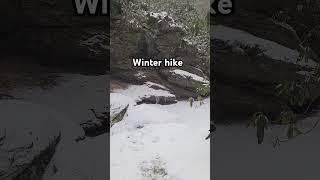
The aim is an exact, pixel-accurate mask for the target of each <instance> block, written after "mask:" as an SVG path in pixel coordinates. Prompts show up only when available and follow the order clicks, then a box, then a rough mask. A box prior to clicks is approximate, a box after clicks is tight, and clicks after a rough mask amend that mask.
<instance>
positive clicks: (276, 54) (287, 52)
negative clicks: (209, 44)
mask: <svg viewBox="0 0 320 180" xmlns="http://www.w3.org/2000/svg"><path fill="white" fill-rule="evenodd" d="M211 39H219V40H223V41H226V42H228V44H229V45H231V46H232V45H234V44H235V43H239V42H240V43H242V44H243V45H247V46H250V47H255V46H258V48H259V49H261V50H262V51H263V54H264V55H266V56H268V57H270V58H272V59H275V60H280V61H284V62H287V63H292V64H296V65H300V66H304V67H310V68H315V67H316V65H317V63H316V62H315V61H313V60H311V59H309V60H308V62H305V61H297V60H298V58H299V54H300V53H299V52H298V51H297V50H293V49H290V48H287V47H285V46H282V45H280V44H278V43H276V42H273V41H269V40H266V39H262V38H259V37H257V36H254V35H252V34H250V33H248V32H246V31H243V30H239V29H233V28H230V27H227V26H223V25H212V26H211Z"/></svg>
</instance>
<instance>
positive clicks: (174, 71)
mask: <svg viewBox="0 0 320 180" xmlns="http://www.w3.org/2000/svg"><path fill="white" fill-rule="evenodd" d="M170 72H172V73H175V74H179V75H181V76H183V77H185V78H187V77H191V78H192V79H193V80H195V81H200V82H203V83H206V84H209V81H208V80H206V79H204V78H203V77H200V76H198V75H195V74H192V73H189V72H187V71H184V70H181V69H175V70H172V71H170Z"/></svg>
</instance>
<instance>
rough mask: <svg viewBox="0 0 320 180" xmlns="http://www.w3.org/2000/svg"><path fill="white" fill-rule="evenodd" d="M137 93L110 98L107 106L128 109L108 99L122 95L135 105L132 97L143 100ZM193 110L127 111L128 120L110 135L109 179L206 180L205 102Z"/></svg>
mask: <svg viewBox="0 0 320 180" xmlns="http://www.w3.org/2000/svg"><path fill="white" fill-rule="evenodd" d="M135 88H137V87H136V86H133V87H132V86H131V88H129V89H125V90H122V91H120V92H121V93H122V94H120V95H119V94H118V93H119V91H118V92H115V93H113V94H112V95H111V104H113V103H117V104H127V100H125V99H122V98H113V97H112V96H114V97H121V96H122V95H123V94H126V95H128V96H129V97H130V95H131V96H132V97H133V99H135V98H136V97H137V95H136V94H135V93H138V94H139V96H140V95H142V94H143V93H142V92H141V91H134V92H133V91H132V90H133V89H135ZM140 88H142V89H145V88H146V87H145V86H144V85H142V86H141V87H140ZM144 93H148V91H144ZM153 93H155V91H154V92H153ZM158 93H160V94H161V93H162V92H161V91H160V92H158ZM158 95H159V94H158ZM114 101H117V102H114ZM195 104H196V105H195V106H194V107H190V105H189V102H186V101H181V102H178V103H177V104H172V105H158V104H141V105H136V106H129V109H128V111H127V116H125V117H124V119H123V120H122V121H120V122H119V123H117V124H115V125H114V126H113V127H112V128H111V132H110V146H111V147H110V153H111V160H110V167H111V179H112V180H150V179H157V180H194V179H201V180H209V178H210V141H208V140H205V137H206V136H207V135H208V129H209V126H210V122H209V121H210V118H209V114H210V113H209V109H210V107H209V100H208V99H207V100H205V104H204V105H202V106H199V104H198V102H196V103H195ZM124 172H125V173H124Z"/></svg>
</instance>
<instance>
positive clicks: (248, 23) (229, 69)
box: [211, 11, 319, 121]
mask: <svg viewBox="0 0 320 180" xmlns="http://www.w3.org/2000/svg"><path fill="white" fill-rule="evenodd" d="M266 31H268V33H265V32H266ZM294 37H295V36H294V34H293V32H292V31H291V27H290V26H289V25H288V24H282V23H278V22H274V21H272V20H271V19H270V18H268V17H266V16H262V15H259V14H256V13H252V12H248V11H242V12H241V13H240V12H238V16H231V17H228V18H222V19H219V18H217V20H215V21H214V22H212V23H211V51H212V54H214V61H213V69H212V71H213V72H214V75H213V77H214V89H215V92H214V93H213V95H214V108H215V113H214V114H215V116H216V120H217V121H219V120H222V119H226V118H227V119H230V118H232V119H235V118H237V119H248V117H249V116H250V115H252V113H254V112H257V111H264V112H265V113H266V114H267V115H269V116H270V118H273V117H275V116H277V115H278V114H279V113H280V112H281V111H282V106H283V105H285V104H288V99H284V98H282V97H279V96H278V94H277V93H276V90H275V87H276V86H277V85H278V84H280V83H284V82H288V81H303V80H304V79H305V78H306V76H309V75H312V74H313V73H314V70H315V68H316V66H317V64H318V63H317V62H315V61H314V60H313V59H309V60H308V61H307V62H305V61H301V60H299V57H300V52H299V48H300V47H299V40H298V39H295V38H294ZM318 90H319V85H315V86H313V87H312V89H311V91H313V92H318Z"/></svg>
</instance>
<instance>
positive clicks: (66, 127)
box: [0, 100, 84, 178]
mask: <svg viewBox="0 0 320 180" xmlns="http://www.w3.org/2000/svg"><path fill="white" fill-rule="evenodd" d="M0 114H1V122H0V127H1V128H0V136H1V137H2V136H5V139H4V141H3V142H2V143H3V145H1V146H0V149H1V150H0V174H2V173H1V171H5V172H6V173H10V172H14V171H15V170H16V168H18V167H19V166H21V165H24V164H28V163H30V162H31V161H32V160H33V158H34V157H35V156H37V155H39V153H40V151H42V150H44V149H46V148H47V147H48V145H49V144H50V143H52V141H53V140H54V138H57V137H58V136H59V134H61V136H62V137H63V139H64V140H65V141H73V140H75V139H76V138H78V137H80V136H83V134H84V133H83V131H82V129H81V128H80V127H79V126H78V125H76V124H74V123H73V122H72V121H70V120H68V118H67V116H66V115H64V114H62V113H59V112H57V111H55V110H53V109H50V108H48V107H45V106H43V105H39V104H34V103H30V102H25V101H18V100H2V101H0ZM29 146H31V149H29V148H26V147H29ZM21 147H24V148H23V150H21V149H20V148H21ZM17 148H18V149H20V152H19V154H16V153H17V151H10V150H14V149H17ZM4 149H6V150H4ZM9 151H10V152H9ZM11 158H14V159H13V160H14V161H13V164H11ZM0 178H1V176H0Z"/></svg>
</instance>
